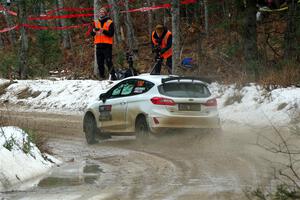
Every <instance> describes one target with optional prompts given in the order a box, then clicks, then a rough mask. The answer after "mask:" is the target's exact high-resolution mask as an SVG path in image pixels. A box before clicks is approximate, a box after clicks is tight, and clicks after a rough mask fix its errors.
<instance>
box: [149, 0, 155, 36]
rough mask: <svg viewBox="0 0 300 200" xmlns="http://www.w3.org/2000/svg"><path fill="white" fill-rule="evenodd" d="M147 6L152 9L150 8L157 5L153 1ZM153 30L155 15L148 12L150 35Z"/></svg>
mask: <svg viewBox="0 0 300 200" xmlns="http://www.w3.org/2000/svg"><path fill="white" fill-rule="evenodd" d="M147 5H148V6H149V7H150V6H153V5H155V3H154V2H153V1H150V0H147ZM152 29H153V14H152V11H151V10H150V11H148V33H149V35H151V33H152Z"/></svg>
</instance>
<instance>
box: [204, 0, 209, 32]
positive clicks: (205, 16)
mask: <svg viewBox="0 0 300 200" xmlns="http://www.w3.org/2000/svg"><path fill="white" fill-rule="evenodd" d="M203 5H204V19H205V33H206V35H207V36H208V31H209V30H208V5H207V0H203Z"/></svg>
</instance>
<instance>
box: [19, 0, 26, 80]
mask: <svg viewBox="0 0 300 200" xmlns="http://www.w3.org/2000/svg"><path fill="white" fill-rule="evenodd" d="M18 11H19V12H18V13H19V14H18V22H19V24H26V22H27V10H26V1H25V0H19V2H18ZM20 34H21V46H20V49H19V76H20V78H21V79H25V78H27V62H28V38H27V33H26V30H25V27H24V26H22V27H21V28H20Z"/></svg>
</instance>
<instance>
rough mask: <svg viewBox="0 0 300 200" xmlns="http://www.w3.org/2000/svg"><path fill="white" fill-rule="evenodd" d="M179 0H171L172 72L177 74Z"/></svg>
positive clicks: (178, 60)
mask: <svg viewBox="0 0 300 200" xmlns="http://www.w3.org/2000/svg"><path fill="white" fill-rule="evenodd" d="M179 5H180V4H179V0H172V49H173V55H172V74H179V65H180V58H179V57H180V29H179V27H180V7H179Z"/></svg>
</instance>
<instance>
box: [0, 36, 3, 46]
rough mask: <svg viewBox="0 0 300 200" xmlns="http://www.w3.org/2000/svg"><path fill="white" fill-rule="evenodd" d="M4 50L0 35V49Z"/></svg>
mask: <svg viewBox="0 0 300 200" xmlns="http://www.w3.org/2000/svg"><path fill="white" fill-rule="evenodd" d="M3 48H4V44H3V41H2V36H1V34H0V49H3Z"/></svg>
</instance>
